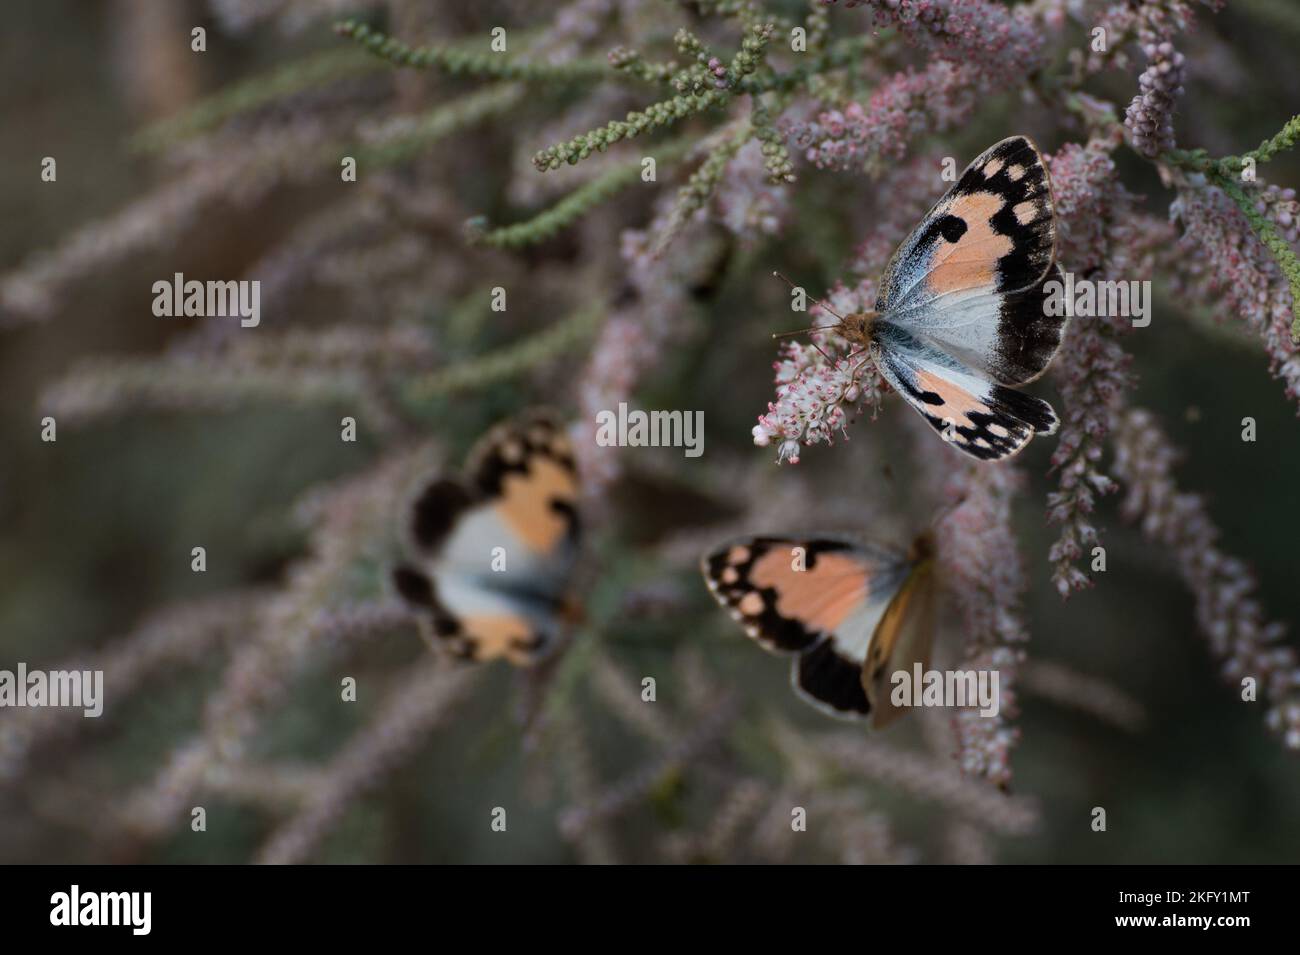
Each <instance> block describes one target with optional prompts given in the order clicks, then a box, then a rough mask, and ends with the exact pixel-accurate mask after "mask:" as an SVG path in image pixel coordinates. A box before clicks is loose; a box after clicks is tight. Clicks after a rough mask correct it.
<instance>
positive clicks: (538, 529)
mask: <svg viewBox="0 0 1300 955" xmlns="http://www.w3.org/2000/svg"><path fill="white" fill-rule="evenodd" d="M577 495H578V478H577V474H576V471H575V469H574V463H573V455H572V451H571V448H570V446H569V442H568V438H567V436H566V435H565V434H564V432H563V430H562V429H561V428H560V427H559V425H558V424H556V422H555V421H554V419H553V418H551V417H550V416H549V415H548V414H546V413H543V412H535V413H533V414H530V415H528V416H526V417H524V418H522V419H520V420H519V421H515V422H510V423H507V424H505V425H501V426H498V427H497V428H495V429H494V430H493V431H491V432H489V433H488V434H487V435H486V436H485V437H484V438H483V439H482V440H481V441H480V442H479V444H478V445H477V446H476V448H475V450H474V451H473V452H472V453H471V455H470V463H469V465H468V467H467V469H466V477H465V478H464V479H455V478H439V479H438V480H435V481H433V482H432V483H431V484H429V485H428V486H427V487H426V488H425V489H424V490H423V491H422V492H421V494H420V495H419V496H418V497H417V499H416V501H415V504H414V506H413V508H412V514H411V523H412V535H411V536H412V538H413V540H414V543H415V547H416V550H417V551H418V553H419V555H420V556H419V559H418V561H416V562H413V563H409V564H403V565H402V566H400V567H398V568H397V569H396V570H395V571H394V574H393V580H394V583H395V585H396V586H397V590H398V592H399V593H400V594H401V595H402V596H403V597H405V598H406V599H407V601H408V602H410V603H411V604H412V605H414V606H416V607H418V608H420V609H421V610H422V611H423V612H424V613H425V614H426V615H427V619H428V621H429V622H430V624H431V626H432V630H433V634H434V636H436V637H437V638H438V639H439V641H440V642H442V644H443V645H444V646H445V647H447V648H448V649H450V650H451V651H452V652H453V653H456V654H457V655H460V656H464V657H468V658H470V659H475V660H488V659H494V658H497V657H504V658H505V659H508V660H510V662H512V663H516V664H520V665H526V664H529V663H533V662H535V661H536V660H538V659H540V658H541V657H543V656H545V655H546V653H547V652H548V651H549V650H550V649H552V648H553V647H554V646H555V644H556V643H557V641H558V638H559V636H560V634H561V631H562V629H563V627H562V621H561V612H562V610H563V608H564V605H565V598H566V595H567V590H568V586H569V583H570V579H571V576H572V571H573V567H574V564H575V562H576V559H577V553H578V537H579V525H578V515H577V508H576V504H577Z"/></svg>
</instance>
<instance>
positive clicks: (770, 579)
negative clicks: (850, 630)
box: [750, 549, 871, 633]
mask: <svg viewBox="0 0 1300 955" xmlns="http://www.w3.org/2000/svg"><path fill="white" fill-rule="evenodd" d="M793 563H794V558H793V555H792V554H791V553H789V552H788V551H787V552H783V551H781V550H779V549H773V550H770V551H768V552H767V553H766V554H764V555H763V556H762V557H760V558H759V559H758V560H756V561H755V562H754V566H753V568H752V569H751V570H750V580H751V581H752V583H753V584H754V586H755V587H757V588H759V589H760V590H762V589H766V588H768V587H771V588H772V589H773V590H774V591H776V612H777V613H779V614H780V615H781V616H782V617H786V618H787V619H790V620H797V621H799V622H800V623H801V624H803V626H804V628H805V629H806V630H809V631H813V632H821V633H834V632H835V631H836V630H837V629H838V628H839V626H840V624H842V623H843V622H844V621H845V620H846V619H848V616H849V614H850V613H851V612H852V611H853V609H854V607H856V606H857V605H858V604H859V603H860V602H861V601H862V598H863V597H864V596H865V595H866V594H867V592H868V591H869V590H870V583H871V578H870V575H869V574H868V572H867V568H866V567H865V566H863V564H862V563H861V561H857V560H854V559H853V558H851V557H848V556H845V555H844V554H834V553H831V554H821V555H818V556H817V558H816V562H815V563H813V564H812V565H811V566H809V567H807V568H806V569H805V570H795V569H794V566H793ZM760 609H761V608H760Z"/></svg>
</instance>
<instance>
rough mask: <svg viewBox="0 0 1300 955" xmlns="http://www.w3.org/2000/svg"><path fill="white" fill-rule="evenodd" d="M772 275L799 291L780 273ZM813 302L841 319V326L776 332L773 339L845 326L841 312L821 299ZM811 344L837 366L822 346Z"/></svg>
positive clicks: (814, 326) (816, 326)
mask: <svg viewBox="0 0 1300 955" xmlns="http://www.w3.org/2000/svg"><path fill="white" fill-rule="evenodd" d="M772 274H773V275H775V276H776V277H777V278H779V279H780V280H781V281H783V282H784V283H785V284H786V285H788V286H790V288H792V289H798V288H799V286H797V285H795V284H794V283H793V282H791V281H790V280H789V279H788V278H786V277H785V276H784V275H782V274H781V273H780V272H773V273H772ZM800 291H802V289H800ZM804 294H805V295H806V294H808V293H807V292H804ZM813 302H815V303H816V304H817V305H820V306H821V308H822V310H823V311H826V312H830V313H831V314H832V315H834V316H835V317H836V318H837V319H839V324H838V325H809V326H808V327H807V328H797V329H795V330H794V331H792V332H776V333H775V334H774V335H773V336H772V337H773V338H792V337H794V336H795V335H804V334H807V333H808V332H820V331H827V330H829V329H832V328H838V327H839V325H843V324H844V316H843V315H841V314H840V313H839V312H837V311H835V309H833V308H831V307H830V306H829V305H827V304H826V303H825V302H823V301H822V300H821V299H819V298H814V299H813ZM810 344H811V345H812V347H813V348H816V349H817V351H818V352H820V353H821V356H822V357H823V358H825V359H826V361H827V362H828V363H829V364H831V365H832V366H834V365H835V359H834V358H832V357H831V356H830V355H828V354H826V352H825V351H823V350H822V347H821V346H820V345H818V344H817V343H816V342H810Z"/></svg>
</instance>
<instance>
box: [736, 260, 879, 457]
mask: <svg viewBox="0 0 1300 955" xmlns="http://www.w3.org/2000/svg"><path fill="white" fill-rule="evenodd" d="M863 285H864V286H867V288H866V290H865V291H864V290H863V289H862V288H859V290H857V291H854V292H850V291H848V290H846V289H844V288H839V289H837V290H835V291H834V292H832V293H831V294H830V296H829V299H830V301H829V302H828V304H829V305H830V306H831V307H832V308H834V309H835V310H836V311H837V312H839V313H840V314H841V315H846V314H848V313H849V312H851V311H860V310H861V309H862V307H863V305H864V304H865V303H869V302H870V301H871V298H872V297H874V290H873V289H872V288H871V287H870V284H869V283H863ZM808 314H809V316H810V317H811V319H812V321H813V322H814V323H815V324H818V325H829V324H830V323H831V318H830V316H829V315H828V314H827V313H826V312H825V310H823V309H822V308H821V307H813V308H811V309H809V310H808ZM811 337H812V341H813V343H814V344H811V345H801V344H799V343H797V342H787V343H786V344H785V345H783V346H782V348H781V356H780V358H779V360H778V361H776V362H774V363H773V365H772V367H773V368H774V369H775V370H776V400H775V401H773V402H769V403H768V406H767V414H765V415H760V416H759V418H758V424H756V425H755V426H754V429H753V435H754V443H755V444H756V445H758V446H759V447H763V448H765V447H767V446H768V445H770V444H772V443H774V442H775V443H777V446H778V449H779V450H778V454H777V462H778V463H780V462H782V461H785V460H789V462H790V463H791V464H798V463H799V448H800V445H812V444H817V443H818V442H821V441H825V442H826V443H827V444H834V443H835V436H836V434H845V436H846V437H847V433H846V432H845V427H846V426H847V425H848V423H849V421H850V420H851V419H852V417H853V415H854V414H856V413H857V412H858V411H860V410H861V409H862V407H863V406H864V405H866V404H868V403H870V404H871V405H872V406H873V407H875V406H878V405H879V404H880V398H881V395H882V389H883V388H884V387H885V384H884V382H883V380H882V379H881V378H880V374H879V372H877V371H876V366H875V362H874V361H873V359H872V358H871V356H870V355H869V354H867V353H866V352H861V353H858V354H854V353H853V352H850V351H849V350H848V346H847V343H843V342H841V341H840V339H839V338H838V337H836V336H833V335H832V334H831V333H829V332H822V331H817V332H813V333H811Z"/></svg>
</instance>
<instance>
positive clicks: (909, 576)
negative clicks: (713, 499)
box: [701, 536, 933, 727]
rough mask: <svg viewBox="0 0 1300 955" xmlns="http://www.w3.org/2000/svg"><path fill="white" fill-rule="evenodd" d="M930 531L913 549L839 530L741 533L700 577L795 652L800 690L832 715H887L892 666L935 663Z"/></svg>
mask: <svg viewBox="0 0 1300 955" xmlns="http://www.w3.org/2000/svg"><path fill="white" fill-rule="evenodd" d="M931 566H932V559H931V547H930V544H929V541H928V538H922V539H918V541H917V543H916V544H914V545H913V548H912V550H911V551H909V552H908V553H906V554H903V553H899V552H897V551H895V550H893V549H892V548H888V547H883V546H880V545H876V544H871V543H863V542H858V541H853V540H849V539H844V538H838V537H816V538H802V539H800V538H785V537H772V536H758V537H744V538H738V539H736V540H734V541H730V542H728V543H726V544H724V545H723V546H721V547H719V548H717V549H715V550H713V551H712V552H710V553H709V554H706V555H705V556H704V558H703V559H702V561H701V571H702V573H703V575H704V580H705V582H706V583H707V584H708V587H709V590H710V591H711V592H712V594H713V596H714V598H715V599H716V600H717V601H718V602H719V603H720V604H722V606H724V607H725V608H727V610H728V611H729V612H730V613H731V616H732V617H733V619H735V620H736V621H737V622H738V623H739V624H741V626H742V627H744V629H745V632H746V633H747V634H748V635H749V636H750V637H752V638H753V639H754V640H755V641H756V642H758V643H759V644H760V645H761V646H762V647H763V648H764V649H766V650H768V651H769V652H772V653H780V654H792V655H794V660H793V662H792V664H791V671H790V681H791V684H792V686H793V687H794V690H795V692H796V694H797V695H798V696H800V697H801V698H802V699H804V700H805V701H806V702H808V703H810V704H811V705H813V706H815V707H816V708H818V709H820V710H822V711H823V712H826V713H829V714H831V715H835V716H842V717H867V716H869V717H870V719H871V723H872V725H873V726H876V727H880V726H884V725H886V724H888V723H889V722H891V721H892V720H893V719H895V718H896V717H897V716H898V715H900V711H899V710H897V709H895V708H894V707H893V706H892V705H891V703H890V701H889V694H888V689H887V687H888V683H889V678H890V676H891V675H892V673H893V672H894V671H895V670H898V669H909V668H910V667H911V666H912V664H913V663H915V662H919V663H921V664H922V665H923V666H928V665H929V654H930V643H931V638H932V633H933V627H932V626H931V623H932V622H931V621H930V620H929V619H928V608H929V607H930V605H931V603H932V596H933V587H932V580H933V578H932V575H931V573H930V568H931Z"/></svg>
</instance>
